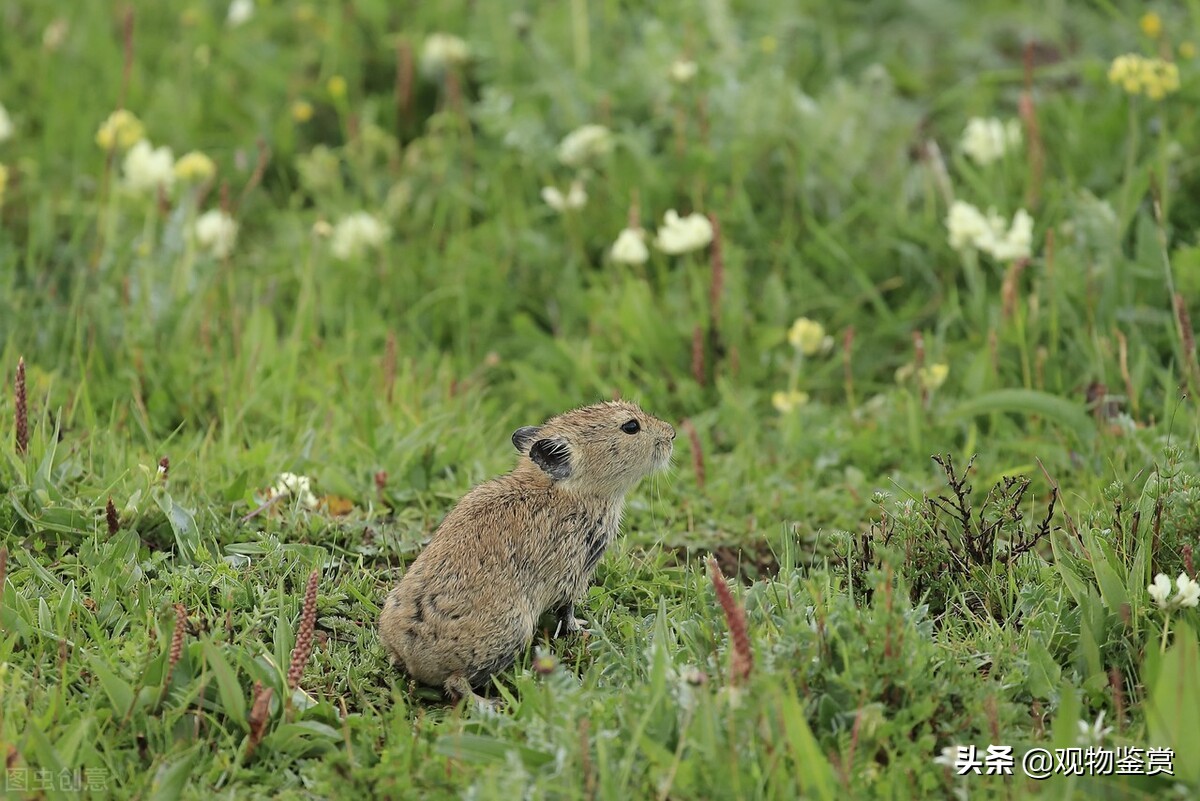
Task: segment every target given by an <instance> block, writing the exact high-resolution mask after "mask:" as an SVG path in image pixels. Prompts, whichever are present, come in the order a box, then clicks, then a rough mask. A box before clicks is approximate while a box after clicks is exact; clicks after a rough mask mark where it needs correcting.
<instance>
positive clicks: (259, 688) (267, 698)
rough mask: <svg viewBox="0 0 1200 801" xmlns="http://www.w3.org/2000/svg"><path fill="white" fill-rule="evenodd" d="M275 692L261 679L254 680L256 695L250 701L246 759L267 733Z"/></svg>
mask: <svg viewBox="0 0 1200 801" xmlns="http://www.w3.org/2000/svg"><path fill="white" fill-rule="evenodd" d="M274 693H275V691H274V690H273V689H271V688H270V687H263V684H262V682H261V681H256V682H254V695H253V696H252V700H251V702H250V717H249V723H250V738H249V739H248V740H247V741H246V759H249V758H250V757H251V755H253V754H254V750H255V749H256V748H258V744H259V743H261V742H262V738H263V734H265V733H266V730H267V723H269V722H270V720H271V696H272V695H274Z"/></svg>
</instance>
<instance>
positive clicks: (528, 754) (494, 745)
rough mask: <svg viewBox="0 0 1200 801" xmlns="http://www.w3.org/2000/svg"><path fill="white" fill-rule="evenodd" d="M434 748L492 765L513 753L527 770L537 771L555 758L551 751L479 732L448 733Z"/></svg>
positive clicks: (448, 754) (466, 759) (497, 763)
mask: <svg viewBox="0 0 1200 801" xmlns="http://www.w3.org/2000/svg"><path fill="white" fill-rule="evenodd" d="M433 750H434V751H436V752H437V753H439V754H441V755H442V756H447V757H451V758H452V759H461V760H462V761H464V762H480V763H484V764H493V765H502V764H504V763H505V762H507V761H508V754H509V753H510V752H512V753H516V755H517V757H518V758H520V760H521V763H522V764H523V765H525V767H526V768H528V769H529V770H537V769H539V768H541V767H543V766H545V765H548V764H550V763H551V762H553V761H554V755H553V754H548V753H546V752H545V751H538V750H536V749H534V748H530V747H529V746H527V745H519V744H517V743H512V742H509V741H507V740H500V739H497V738H495V737H487V736H484V735H482V734H448V735H445V736H443V737H439V738H438V740H437V742H435V743H434V745H433Z"/></svg>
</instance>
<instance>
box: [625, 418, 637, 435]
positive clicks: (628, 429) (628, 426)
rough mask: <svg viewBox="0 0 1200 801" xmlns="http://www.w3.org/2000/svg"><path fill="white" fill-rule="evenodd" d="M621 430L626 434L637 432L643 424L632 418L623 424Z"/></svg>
mask: <svg viewBox="0 0 1200 801" xmlns="http://www.w3.org/2000/svg"><path fill="white" fill-rule="evenodd" d="M621 430H622V431H624V432H625V433H626V434H636V433H637V432H639V431H641V430H642V426H641V424H640V423H638V421H637V420H630V421H629V422H628V423H622V424H621Z"/></svg>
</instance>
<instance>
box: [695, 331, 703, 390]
mask: <svg viewBox="0 0 1200 801" xmlns="http://www.w3.org/2000/svg"><path fill="white" fill-rule="evenodd" d="M692 378H694V379H696V383H697V384H699V385H700V386H704V329H703V328H702V327H700V326H696V327H695V328H694V329H692Z"/></svg>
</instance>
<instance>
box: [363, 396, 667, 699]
mask: <svg viewBox="0 0 1200 801" xmlns="http://www.w3.org/2000/svg"><path fill="white" fill-rule="evenodd" d="M632 420H636V421H637V423H638V426H639V430H638V431H637V433H634V434H629V433H627V432H626V431H624V430H622V426H623V425H628V424H629V422H630V421H632ZM674 438H675V429H674V428H672V427H671V426H670V425H668V424H667V423H664V422H663V421H662V420H659V419H657V418H654V417H651V416H650V415H648V414H646V413H645V412H644V411H642V410H641V409H640V408H638V407H637V406H635V405H634V404H632V403H627V402H624V401H612V402H607V403H598V404H595V405H593V406H585V407H583V408H580V409H574V410H572V411H569V412H565V413H563V414H560V415H558V416H557V417H553V418H551V419H550V420H548V421H547V422H546V423H545V424H544V425H541V426H538V427H532V426H530V427H526V428H521V429H518V430H517V431H516V432H514V433H513V437H512V439H513V444H514V445H515V446H516V448H517V451H518V452H519V453H520V457H519V459H518V461H517V465H516V467H515V468H514V469H513V471H512V472H511V473H508V474H506V475H503V476H501V477H499V478H495V479H492V480H491V481H487V482H485V483H483V484H480V485H479V486H477V487H475V489H473V490H471V491H470V492H469V493H467V494H466V495H465V496H464V497H463V498H462V500H460V501H459V502H458V505H457V506H455V507H454V509H453V510H452V511H451V512H450V514H449V515H447V516H446V519H445V520H443V521H442V524H441V526H439V527H438V530H437V531H436V532H434V535H433V539H432V540H431V541H430V543H429V545H428V546H427V547H426V548H425V550H424V551H422V552H421V554H420V556H418V557H417V559H416V561H415V562H413V564H412V566H411V567H410V568H409V570H408V573H407V574H405V576H404V578H403V580H401V582H400V584H399V585H398V586H397V587H396V588H395V589H393V590H392V591H391V592H390V593H389V594H388V596H387V599H386V600H385V602H384V606H383V612H382V614H381V616H380V620H379V628H380V636H381V638H382V640H383V644H384V646H385V647H386V649H387V650H388V652H389V654H390V655H391V657H392V659H393V661H394V662H396V664H398V665H399V666H401V667H403V668H404V669H405V670H406V671H407V673H408V674H409V675H410V676H411V677H412V678H414V679H416V680H417V681H420V682H422V683H425V684H431V685H434V686H441V687H443V688H445V689H446V690H447V691H449V692H451V693H452V694H454V695H459V696H461V695H464V694H468V693H471V692H472V689H471V688H472V687H477V686H479V685H481V684H483V683H485V682H487V681H488V679H490V678H491V676H492V675H494V674H495V673H498V672H500V671H502V670H504V669H505V668H507V667H508V666H509V665H510V664H511V663H512V662H513V660H514V659H515V658H516V656H517V655H518V654H520V653H521V652H523V651H524V650H525V649H526V648H528V647H529V644H530V642H531V641H532V639H533V633H534V626H535V625H536V623H537V620H538V618H539V617H541V615H542V614H543V613H545V612H547V611H551V610H553V611H554V613H555V615H556V617H557V619H558V621H559V629H560V631H577V630H578V629H579V626H580V624H581V623H582V622H583V621H579V620H576V618H575V616H574V604H575V601H576V600H577V599H578V598H579V597H580V596H581V595H583V593H584V591H585V590H586V589H587V585H588V582H589V580H590V579H591V576H592V573H593V571H594V570H595V568H596V564H597V562H599V560H600V557H601V555H602V554H603V553H604V550H605V548H607V547H608V545H609V543H611V542H612V541H613V539H614V538H615V537H616V535H617V532H618V528H619V526H620V522H621V511H622V508H623V506H624V503H625V493H626V492H628V491H629V490H630V489H632V488H633V487H634V485H636V484H637V483H638V481H640V480H641V479H642V477H643V476H646V475H648V474H649V473H652V472H654V471H655V470H658V469H660V468H662V467H665V466H666V465H667V463H668V462H669V461H670V458H671V450H672V440H673V439H674Z"/></svg>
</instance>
